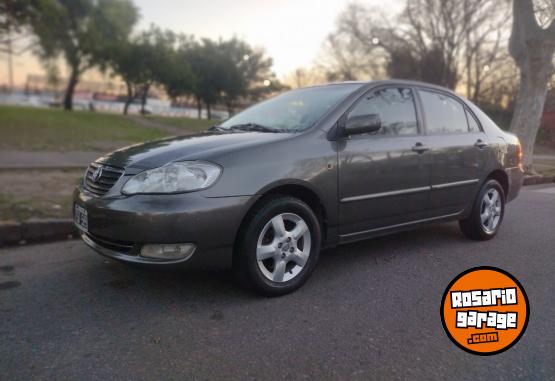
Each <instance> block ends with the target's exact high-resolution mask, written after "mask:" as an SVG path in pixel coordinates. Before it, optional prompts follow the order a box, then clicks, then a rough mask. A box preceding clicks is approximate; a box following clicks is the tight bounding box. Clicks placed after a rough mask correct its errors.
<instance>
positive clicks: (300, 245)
mask: <svg viewBox="0 0 555 381" xmlns="http://www.w3.org/2000/svg"><path fill="white" fill-rule="evenodd" d="M310 248H311V235H310V230H309V228H308V225H307V224H306V222H305V221H304V220H303V219H302V218H301V217H299V216H298V215H296V214H293V213H282V214H279V215H277V216H275V217H273V218H272V219H271V220H270V221H268V223H266V225H265V226H264V228H263V229H262V231H261V232H260V236H259V238H258V243H257V246H256V258H257V262H258V268H259V269H260V271H261V272H262V274H263V275H264V276H265V277H266V278H267V279H269V280H271V281H272V282H278V283H281V282H287V281H289V280H291V279H293V278H295V277H296V276H297V275H299V273H300V272H301V271H302V269H303V268H304V266H305V265H306V263H307V261H308V257H309V256H310Z"/></svg>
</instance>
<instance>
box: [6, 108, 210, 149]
mask: <svg viewBox="0 0 555 381" xmlns="http://www.w3.org/2000/svg"><path fill="white" fill-rule="evenodd" d="M149 118H152V119H154V120H155V122H156V123H158V124H160V125H167V126H170V127H176V126H178V127H180V128H183V130H188V131H191V132H196V131H200V130H203V129H206V128H207V127H208V126H210V125H211V124H213V122H211V121H206V120H197V119H190V118H167V117H152V116H151V117H149ZM136 119H137V118H128V117H125V116H123V115H117V114H106V113H94V112H89V111H74V112H65V111H62V110H58V109H42V108H31V107H17V106H0V136H2V139H0V150H24V151H40V150H44V151H71V150H93V151H109V150H111V149H114V148H118V147H121V146H123V145H125V144H130V143H137V142H143V141H148V140H155V139H160V138H163V137H166V136H168V135H169V133H168V131H164V130H163V128H156V127H155V126H146V125H144V124H141V123H140V122H138V121H137V120H136Z"/></svg>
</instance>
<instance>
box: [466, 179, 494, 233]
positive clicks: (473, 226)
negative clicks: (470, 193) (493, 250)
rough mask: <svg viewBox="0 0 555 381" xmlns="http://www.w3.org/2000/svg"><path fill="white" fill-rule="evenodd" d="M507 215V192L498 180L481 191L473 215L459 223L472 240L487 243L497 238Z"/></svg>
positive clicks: (492, 181) (488, 182) (484, 186)
mask: <svg viewBox="0 0 555 381" xmlns="http://www.w3.org/2000/svg"><path fill="white" fill-rule="evenodd" d="M504 215H505V192H504V191H503V187H502V186H501V184H499V183H498V182H497V181H496V180H488V181H486V183H485V184H484V185H483V186H482V188H481V189H480V192H479V193H478V197H476V200H475V202H474V205H473V208H472V213H471V214H470V216H469V217H468V218H465V219H464V220H460V221H459V226H460V228H461V230H462V232H463V233H464V235H465V236H467V237H468V238H470V239H473V240H477V241H486V240H489V239H492V238H493V237H495V235H496V234H497V232H498V231H499V227H500V226H501V222H502V221H503V216H504Z"/></svg>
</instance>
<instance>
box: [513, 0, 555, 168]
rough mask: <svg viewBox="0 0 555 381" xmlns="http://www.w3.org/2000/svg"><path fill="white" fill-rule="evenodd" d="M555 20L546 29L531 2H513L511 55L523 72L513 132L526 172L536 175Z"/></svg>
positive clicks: (521, 73)
mask: <svg viewBox="0 0 555 381" xmlns="http://www.w3.org/2000/svg"><path fill="white" fill-rule="evenodd" d="M554 51H555V21H553V22H551V24H550V25H549V27H547V28H546V29H543V28H542V27H540V25H538V22H537V20H536V17H535V15H534V6H533V3H532V0H513V28H512V31H511V38H510V41H509V52H510V53H511V56H512V57H513V58H514V60H515V62H516V64H517V66H518V68H519V69H520V85H519V90H518V96H517V99H516V103H515V109H514V114H513V120H512V121H511V131H512V132H514V133H516V134H517V135H518V137H519V139H520V143H521V144H522V149H523V152H524V158H523V165H524V170H525V171H526V172H533V169H532V164H533V158H534V157H533V155H534V144H535V142H536V136H537V134H538V130H539V128H540V123H541V118H542V114H543V107H544V104H545V98H546V94H547V83H548V81H549V79H550V77H551V76H552V75H553V63H552V61H553V53H554Z"/></svg>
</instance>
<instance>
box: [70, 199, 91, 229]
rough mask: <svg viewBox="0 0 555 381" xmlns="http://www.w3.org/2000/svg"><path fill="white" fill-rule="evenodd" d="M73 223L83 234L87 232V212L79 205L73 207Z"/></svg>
mask: <svg viewBox="0 0 555 381" xmlns="http://www.w3.org/2000/svg"><path fill="white" fill-rule="evenodd" d="M73 221H74V222H75V226H77V227H78V228H79V229H80V230H82V231H84V232H85V233H86V232H88V230H89V216H88V214H87V211H86V210H85V209H84V208H82V207H80V206H79V205H75V212H74V213H73Z"/></svg>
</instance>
